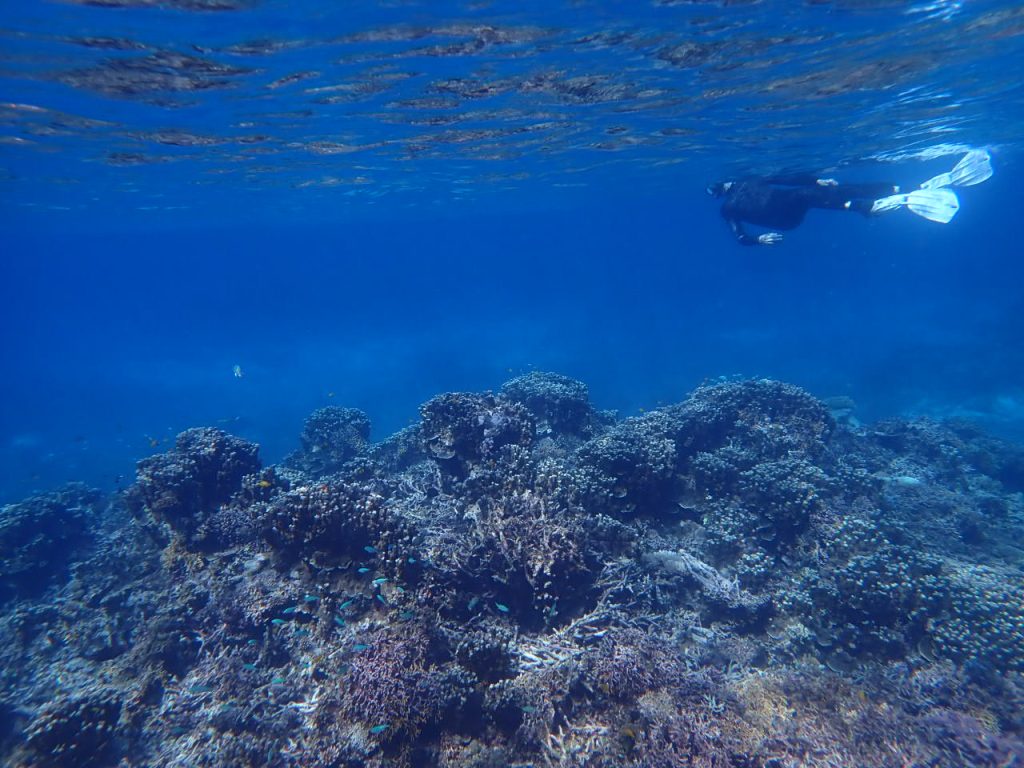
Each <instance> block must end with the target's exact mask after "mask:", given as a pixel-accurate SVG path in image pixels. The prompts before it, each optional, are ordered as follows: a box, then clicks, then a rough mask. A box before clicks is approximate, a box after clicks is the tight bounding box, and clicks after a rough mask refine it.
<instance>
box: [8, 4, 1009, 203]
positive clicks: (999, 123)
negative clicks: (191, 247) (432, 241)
mask: <svg viewBox="0 0 1024 768" xmlns="http://www.w3.org/2000/svg"><path fill="white" fill-rule="evenodd" d="M0 25H2V35H3V36H2V49H0V50H2V60H0V67H2V69H0V78H2V80H0V83H2V89H3V92H2V96H0V98H2V99H3V104H2V105H0V131H2V133H0V141H2V143H3V158H4V173H5V176H6V178H5V180H4V185H3V191H2V194H3V199H4V200H5V202H6V204H7V205H8V206H9V205H12V204H13V205H17V206H33V207H37V206H43V207H62V206H65V207H71V208H83V207H84V208H92V207H96V206H99V207H103V206H114V205H116V206H118V207H122V206H123V205H124V203H125V201H126V200H130V201H131V203H130V204H131V205H132V206H134V207H138V208H147V207H154V206H155V207H182V206H184V207H190V206H194V205H196V204H197V200H196V195H197V194H198V195H200V196H201V198H205V196H206V195H210V196H211V197H210V199H209V200H205V199H204V200H203V203H204V204H205V205H215V204H216V202H217V200H216V197H215V195H216V194H218V193H219V192H223V191H229V192H231V193H235V192H237V191H238V190H240V189H244V190H247V191H257V192H258V191H267V190H281V189H295V190H303V191H304V193H303V194H302V195H296V196H293V197H289V198H288V200H287V201H285V202H284V203H283V204H284V205H285V206H286V207H295V208H299V207H305V208H308V207H309V206H312V205H315V204H316V201H319V202H320V203H323V202H324V201H327V200H329V201H330V205H331V206H336V205H338V203H339V198H340V197H341V196H342V195H343V196H345V198H348V202H350V203H351V202H354V201H379V200H381V199H384V198H387V199H389V201H391V200H392V199H393V200H396V201H398V202H400V203H415V202H422V200H423V198H422V195H423V193H424V192H427V193H429V194H430V195H443V196H445V197H446V198H447V197H449V196H450V197H452V198H456V199H458V198H468V197H474V196H479V195H481V194H487V193H490V192H494V191H496V190H523V189H526V190H537V191H539V190H543V191H544V192H545V193H546V194H550V193H551V192H552V190H557V189H559V188H569V187H577V186H581V185H599V184H602V183H616V184H623V183H627V181H628V182H629V183H632V182H642V183H643V184H645V185H646V189H648V190H656V189H658V188H659V187H668V186H669V185H671V184H673V183H674V182H675V180H676V179H677V178H678V174H679V169H678V168H677V166H678V165H680V164H690V165H693V164H698V165H699V166H710V167H711V168H713V169H716V170H719V171H721V172H723V173H724V172H726V171H727V170H733V171H735V170H737V169H742V170H743V171H747V172H749V171H756V170H762V169H764V170H768V169H780V168H792V167H802V168H815V169H821V168H835V167H841V166H843V165H845V164H850V163H857V162H859V161H864V160H878V159H886V160H891V159H900V158H905V157H906V156H915V155H924V156H929V155H934V154H942V153H945V152H949V153H952V152H956V151H959V149H960V148H961V147H962V146H963V145H973V144H979V143H984V144H986V145H987V146H994V147H1001V146H1005V145H1011V146H1012V145H1013V143H1014V142H1015V141H1016V140H1017V138H1018V136H1019V134H1020V126H1021V120H1022V115H1024V84H1022V79H1021V77H1020V75H1019V71H1020V67H1019V64H1020V62H1022V61H1024V58H1022V56H1021V54H1022V51H1024V46H1022V39H1024V10H1022V9H1021V8H1020V7H1019V6H1017V5H1016V4H1013V3H1006V2H942V1H941V0H938V1H935V0H933V2H897V1H893V2H886V1H885V0H878V1H877V2H876V1H870V0H869V1H865V2H857V1H854V0H851V1H849V2H807V3H796V2H794V3H774V2H760V3H759V2H717V3H712V2H682V1H679V2H673V1H671V0H665V1H663V2H648V3H634V2H618V3H616V2H604V3H594V2H574V3H566V2H551V3H502V2H479V3H450V2H445V3H439V2H430V3H416V2H382V3H366V2H358V3H333V2H302V3H288V2H274V1H269V2H243V1H242V0H237V1H236V0H181V1H180V2H155V1H154V2H149V1H148V0H96V1H89V2H67V3H46V2H29V3H8V4H5V8H4V9H3V11H0ZM1013 62H1017V65H1016V66H1015V65H1014V64H1013ZM56 185H63V187H64V190H63V191H62V192H60V193H59V194H56V193H54V191H53V189H54V187H55V186H56ZM339 190H340V195H339ZM126 193H130V195H131V197H130V198H125V197H124V195H125V194H126ZM257 197H258V195H257ZM263 201H264V202H265V203H266V202H267V199H266V198H264V199H263ZM276 204H281V201H280V200H278V201H277V203H276Z"/></svg>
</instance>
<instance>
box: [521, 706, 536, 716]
mask: <svg viewBox="0 0 1024 768" xmlns="http://www.w3.org/2000/svg"><path fill="white" fill-rule="evenodd" d="M520 709H522V710H523V712H525V713H526V714H528V715H532V714H533V713H534V712H536V711H537V708H536V707H532V706H530V705H529V704H524V705H523V706H522V707H520Z"/></svg>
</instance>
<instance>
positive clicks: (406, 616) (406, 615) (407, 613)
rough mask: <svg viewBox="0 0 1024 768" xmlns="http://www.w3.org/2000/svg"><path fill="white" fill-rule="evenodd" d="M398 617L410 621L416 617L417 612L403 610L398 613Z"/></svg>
mask: <svg viewBox="0 0 1024 768" xmlns="http://www.w3.org/2000/svg"><path fill="white" fill-rule="evenodd" d="M398 618H400V619H403V620H404V621H408V620H409V619H415V618H416V614H415V613H413V612H412V611H402V612H401V613H400V614H398Z"/></svg>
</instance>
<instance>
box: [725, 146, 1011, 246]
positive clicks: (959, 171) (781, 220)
mask: <svg viewBox="0 0 1024 768" xmlns="http://www.w3.org/2000/svg"><path fill="white" fill-rule="evenodd" d="M991 175H992V165H991V163H990V158H989V155H988V153H987V152H985V151H984V150H972V151H971V152H968V153H967V155H965V156H964V158H963V159H962V160H961V161H960V162H959V163H957V165H956V167H955V168H954V169H953V170H952V171H950V172H949V173H943V174H940V175H939V176H935V177H934V178H931V179H929V180H928V181H926V182H925V183H924V184H922V185H921V188H920V189H916V190H913V191H912V192H908V193H905V194H901V193H900V188H899V187H898V186H897V185H895V184H879V183H874V184H840V183H839V182H837V181H836V180H835V179H818V178H815V177H813V176H780V177H769V178H764V179H757V178H755V179H746V180H743V181H724V182H718V183H716V184H712V185H710V186H709V187H708V188H707V193H708V194H709V195H712V196H714V197H722V198H724V202H723V203H722V209H721V213H722V218H724V219H725V220H726V221H727V222H728V223H729V227H730V228H731V229H732V232H733V234H734V235H735V236H736V239H737V240H738V241H739V242H740V243H742V244H743V245H776V244H778V243H780V242H782V235H781V234H779V233H778V232H775V231H770V232H765V233H764V234H761V235H751V234H748V233H747V232H746V230H745V229H744V228H743V225H744V223H747V224H754V225H756V226H759V227H765V228H766V229H770V230H777V229H783V230H785V229H794V228H795V227H798V226H799V225H800V224H801V222H803V220H804V216H805V215H806V214H807V211H809V210H810V209H812V208H823V209H826V210H833V211H857V212H858V213H861V214H863V215H865V216H871V215H874V214H877V213H882V212H884V211H891V210H894V209H896V208H900V207H904V206H905V207H907V208H908V209H910V210H911V211H913V212H914V213H916V214H917V215H919V216H923V217H924V218H926V219H929V220H930V221H937V222H940V223H943V224H945V223H947V222H949V221H950V220H951V219H952V218H953V216H955V215H956V212H957V210H959V208H960V203H959V200H958V199H957V196H956V193H955V192H953V190H951V189H949V187H953V186H956V187H966V186H970V185H972V184H979V183H980V182H982V181H985V180H986V179H987V178H989V177H990V176H991Z"/></svg>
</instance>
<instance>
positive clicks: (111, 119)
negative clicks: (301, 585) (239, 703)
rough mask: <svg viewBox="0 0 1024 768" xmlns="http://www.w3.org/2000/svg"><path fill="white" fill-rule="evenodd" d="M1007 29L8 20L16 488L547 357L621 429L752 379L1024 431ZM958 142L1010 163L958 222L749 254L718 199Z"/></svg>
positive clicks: (422, 16)
mask: <svg viewBox="0 0 1024 768" xmlns="http://www.w3.org/2000/svg"><path fill="white" fill-rule="evenodd" d="M1022 41H1024V14H1022V13H1021V11H1020V9H1019V8H1018V7H1016V6H1015V5H1014V4H1010V3H1005V2H936V1H932V2H909V1H908V2H898V1H896V0H893V1H892V2H884V1H883V2H857V1H855V0H849V1H847V2H842V1H837V2H813V3H804V4H798V3H772V2H763V3H757V2H752V3H746V2H744V3H731V2H722V3H711V2H707V3H704V2H669V1H668V0H666V1H663V2H649V3H625V2H565V3H560V2H559V3H503V2H484V3H450V2H443V3H441V2H430V3H416V2H381V3H369V2H355V3H343V4H342V3H328V2H300V3H295V2H283V1H277V0H267V1H266V2H255V1H253V2H249V1H248V0H180V1H178V2H174V1H170V0H169V1H168V2H150V1H149V0H95V1H94V2H88V1H87V2H30V3H16V4H15V3H9V4H5V5H4V7H3V8H2V9H0V227H2V245H0V249H2V253H0V320H2V323H0V328H2V330H0V333H2V350H3V360H4V365H3V371H4V374H3V377H2V380H0V403H3V407H2V408H0V463H2V465H3V467H4V471H3V473H2V474H0V499H2V500H4V501H12V500H14V499H17V498H20V497H22V496H24V495H26V494H27V493H29V492H31V491H34V490H45V489H48V488H52V487H55V486H57V485H59V484H61V483H63V482H65V481H68V480H83V481H86V482H88V483H90V484H92V485H96V486H99V487H104V488H112V487H115V486H116V485H117V484H119V483H125V482H130V479H131V477H132V473H133V471H134V464H135V462H136V461H137V460H138V459H140V458H142V457H144V456H146V455H149V454H151V453H156V452H160V451H163V450H166V448H167V442H168V441H169V440H172V439H173V436H174V435H175V434H177V433H178V432H180V431H181V430H183V429H185V428H187V427H191V426H197V425H214V426H221V427H223V428H224V429H226V430H228V431H230V432H232V433H233V434H236V435H239V436H241V437H244V438H246V439H250V440H254V441H256V442H258V443H259V444H260V445H261V455H262V458H263V460H264V461H265V462H268V463H269V462H273V461H276V460H279V459H280V458H281V457H283V456H284V455H285V454H287V453H288V452H289V451H291V450H293V449H294V448H295V447H296V446H297V435H298V433H299V431H300V428H301V424H302V421H303V419H304V418H305V416H306V415H307V414H308V413H309V412H310V411H312V410H313V409H315V408H318V407H321V406H324V405H328V404H338V405H347V406H354V407H358V408H361V409H363V410H364V411H366V412H367V413H368V414H369V415H370V417H371V419H372V421H373V425H374V427H373V436H374V438H375V439H380V438H383V437H385V436H386V435H388V434H390V433H392V432H393V431H395V430H396V429H399V428H401V427H403V426H404V425H406V424H407V423H409V422H410V421H411V420H413V419H415V418H417V408H418V406H419V404H420V403H422V402H424V401H426V400H427V399H429V398H430V397H432V396H433V395H435V394H437V393H439V392H444V391H453V390H454V391H462V390H483V389H488V388H497V387H498V386H500V385H501V383H502V382H503V381H505V380H506V379H509V378H511V377H512V376H514V375H518V374H521V373H523V372H526V371H529V370H533V369H537V370H551V371H558V372H561V373H564V374H567V375H570V376H572V377H575V378H578V379H581V380H583V381H586V382H587V383H588V385H589V386H590V390H591V397H592V400H593V401H594V402H595V404H596V405H597V406H598V407H601V408H608V409H616V410H618V411H620V412H621V413H623V414H632V413H638V412H640V411H641V409H651V408H654V407H657V406H658V405H659V404H662V403H666V402H675V401H677V400H679V399H680V397H681V396H682V395H683V394H684V393H686V392H687V391H689V390H690V389H692V388H693V387H694V386H696V385H697V384H699V383H700V382H702V381H706V380H713V379H717V378H719V377H734V376H744V377H750V376H753V377H762V376H764V377H772V378H778V379H782V380H785V381H789V382H792V383H795V384H797V385H800V386H802V387H805V388H806V389H808V390H809V391H811V392H812V393H814V394H815V395H818V396H821V397H827V396H834V395H846V396H849V397H852V398H853V399H854V400H855V401H856V402H857V405H858V410H857V416H858V417H859V418H860V419H861V420H863V421H871V420H874V419H877V418H880V417H883V416H887V415H895V414H908V413H917V414H931V415H938V416H956V415H960V416H965V417H969V418H972V419H974V420H976V421H979V422H980V423H982V424H983V425H984V426H985V427H986V428H987V429H989V430H990V431H992V432H994V433H996V434H1001V435H1003V436H1007V437H1011V438H1016V439H1019V438H1021V437H1024V387H1022V384H1021V382H1022V380H1024V379H1022V373H1024V360H1022V356H1021V353H1020V349H1021V338H1022V335H1024V334H1022V332H1024V299H1022V292H1021V287H1020V286H1021V283H1022V271H1024V268H1022V267H1021V265H1020V262H1019V255H1020V247H1019V243H1018V242H1017V238H1018V236H1019V233H1018V230H1019V227H1018V226H1017V221H1016V218H1015V216H1016V214H1017V213H1018V209H1019V201H1020V199H1021V191H1020V184H1019V180H1018V175H1019V173H1020V172H1021V163H1020V151H1021V145H1020V127H1021V125H1022V121H1024V86H1022V84H1021V81H1020V78H1019V76H1018V70H1019V64H1020V62H1021V61H1022V57H1021V54H1022V49H1024V46H1022ZM969 148H984V149H987V150H988V151H989V152H990V153H991V155H992V162H993V165H994V168H995V175H994V177H993V178H992V179H990V180H989V181H987V182H985V183H984V184H981V185H978V186H975V187H970V188H966V189H963V190H960V191H959V196H960V203H961V206H962V208H961V210H960V212H959V214H958V216H957V217H956V219H955V220H954V221H953V222H951V223H950V224H948V225H940V224H935V223H932V222H928V221H925V220H924V219H922V218H919V217H916V216H914V215H912V214H911V213H910V212H909V211H906V210H902V211H896V212H894V213H892V214H890V215H886V216H882V217H878V218H873V219H870V220H869V219H865V218H863V217H861V216H858V215H848V214H844V213H837V212H831V211H812V212H811V213H810V215H809V216H808V218H807V221H806V222H805V223H804V225H803V226H801V227H800V228H799V229H797V230H794V231H792V232H790V233H787V236H786V239H785V242H784V243H783V244H781V245H779V246H775V247H760V248H744V247H742V246H740V245H738V244H736V243H735V242H734V241H733V239H732V238H731V235H730V233H729V231H728V228H727V226H726V224H725V223H724V222H723V221H722V219H721V217H720V216H719V214H718V203H717V201H715V200H712V199H710V198H708V197H707V196H706V195H705V193H704V188H705V185H706V184H707V183H709V182H711V181H715V180H718V179H724V178H732V177H736V176H745V175H752V174H769V173H776V172H783V171H787V172H789V171H802V172H808V173H815V174H820V175H823V176H829V177H836V178H839V179H841V180H842V181H860V180H892V181H893V182H895V183H900V184H903V185H908V186H910V187H913V186H916V185H917V184H918V183H920V182H922V181H924V180H925V179H927V178H930V177H931V176H933V175H935V174H938V173H941V172H943V171H948V170H949V169H950V168H952V166H953V165H954V163H955V162H956V161H957V160H958V159H959V158H960V157H961V156H962V155H963V153H964V152H965V151H966V150H967V149H969ZM235 366H238V368H237V369H236V368H235ZM236 370H237V371H238V372H239V373H240V374H241V375H240V376H238V375H235V371H236Z"/></svg>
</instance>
